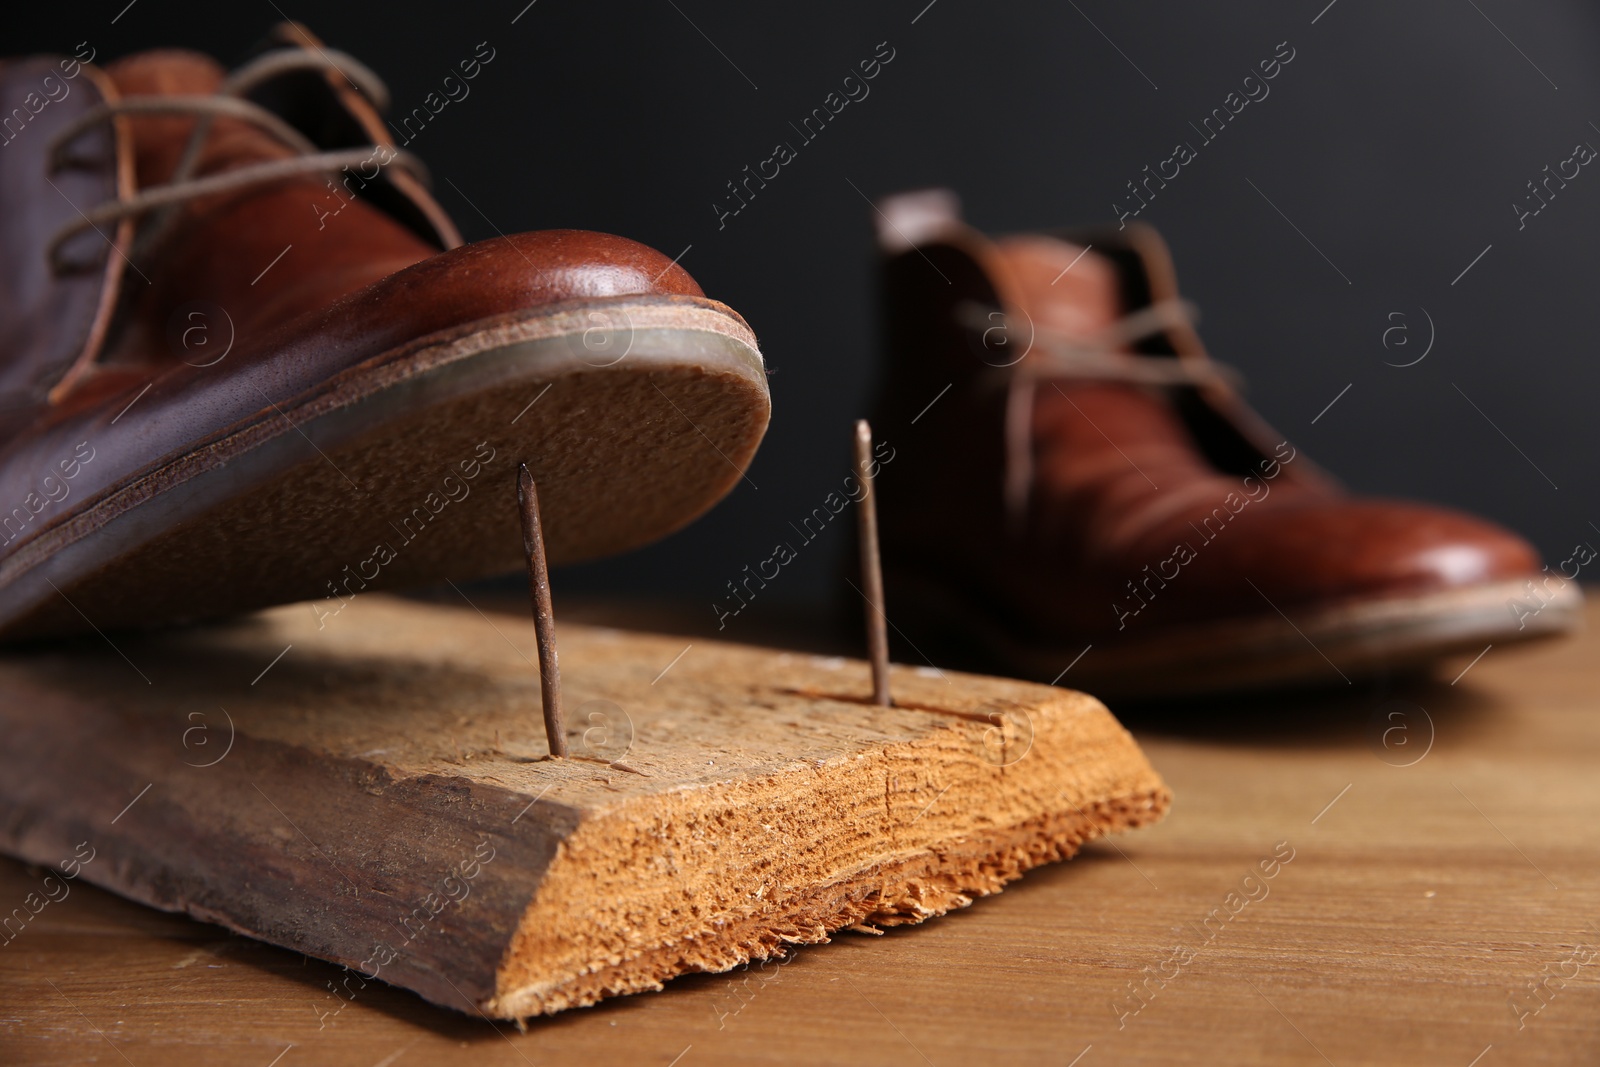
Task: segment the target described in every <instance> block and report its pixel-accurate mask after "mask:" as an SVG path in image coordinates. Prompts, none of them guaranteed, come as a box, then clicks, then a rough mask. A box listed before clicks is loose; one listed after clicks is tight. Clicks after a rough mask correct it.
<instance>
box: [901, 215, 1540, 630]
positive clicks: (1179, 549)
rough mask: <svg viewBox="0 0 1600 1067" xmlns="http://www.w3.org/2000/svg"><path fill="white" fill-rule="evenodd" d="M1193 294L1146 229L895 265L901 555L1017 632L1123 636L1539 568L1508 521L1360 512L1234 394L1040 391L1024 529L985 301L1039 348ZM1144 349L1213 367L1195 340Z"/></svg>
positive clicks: (927, 256)
mask: <svg viewBox="0 0 1600 1067" xmlns="http://www.w3.org/2000/svg"><path fill="white" fill-rule="evenodd" d="M1088 244H1092V245H1093V247H1094V250H1093V251H1089V252H1088V253H1087V254H1084V246H1085V245H1088ZM1080 256H1081V257H1082V258H1081V259H1080V258H1079V257H1080ZM1176 295H1177V292H1176V281H1175V277H1174V275H1173V273H1172V269H1171V263H1170V260H1169V259H1168V258H1167V253H1166V251H1165V248H1164V247H1163V246H1162V245H1161V244H1160V242H1159V239H1158V238H1157V237H1156V236H1155V234H1154V232H1153V231H1150V230H1148V229H1145V228H1139V229H1132V228H1130V231H1129V232H1128V233H1125V234H1118V233H1117V232H1115V231H1111V232H1099V233H1095V234H1092V235H1087V236H1084V237H1080V238H1078V239H1077V240H1075V241H1074V240H1068V239H1064V238H1058V237H1049V236H1041V235H1029V236H1024V237H1021V238H1013V239H1007V240H1002V241H998V242H995V241H990V240H988V239H986V238H984V237H982V236H981V235H979V234H977V233H975V232H974V231H972V230H970V229H969V228H967V227H966V226H964V225H962V224H961V223H959V221H958V220H955V219H953V218H951V219H947V220H945V221H944V223H943V224H939V225H933V226H932V227H931V228H930V232H928V233H927V234H926V235H925V236H924V238H923V239H922V240H921V241H920V242H918V247H916V248H914V249H911V250H900V251H897V252H895V253H894V254H892V255H891V256H889V258H888V259H887V260H886V263H885V296H886V299H887V312H888V325H889V342H890V355H891V369H890V373H889V380H888V381H887V383H886V385H885V388H884V391H883V400H882V402H881V405H880V412H879V414H878V416H877V420H876V421H877V423H878V425H879V427H880V430H879V432H880V433H882V434H884V435H885V436H886V437H890V436H891V435H893V437H891V439H896V438H897V439H896V444H897V446H899V448H898V451H899V457H898V458H897V460H896V462H895V463H893V464H892V465H888V466H886V467H885V469H884V472H883V474H882V490H881V503H880V508H881V509H882V518H881V520H880V521H881V527H882V539H883V553H884V557H885V559H886V561H888V563H889V564H890V565H891V566H892V567H894V568H897V569H899V570H900V571H901V572H902V573H906V574H920V575H921V576H922V579H923V580H924V581H927V582H931V583H933V584H937V585H941V586H943V587H945V588H947V589H949V590H951V592H952V593H954V594H955V595H956V596H957V597H958V598H959V599H960V600H961V601H962V602H964V603H966V604H968V605H971V606H972V607H974V608H976V609H979V610H984V611H986V612H987V613H988V614H989V615H990V616H991V617H993V618H995V619H999V620H1002V621H1003V622H1004V623H1006V624H1007V625H1008V626H1010V627H1011V628H1012V629H1013V630H1016V631H1021V632H1023V633H1026V634H1031V635H1034V636H1039V637H1062V638H1064V637H1069V636H1070V637H1074V638H1078V637H1082V638H1086V639H1103V640H1108V641H1114V640H1116V639H1118V638H1119V637H1126V636H1128V635H1129V633H1130V632H1137V633H1138V634H1139V635H1141V636H1149V635H1152V634H1154V633H1159V632H1160V629H1161V628H1162V627H1164V626H1175V625H1182V624H1191V623H1196V622H1202V621H1205V620H1210V619H1219V618H1241V617H1250V616H1259V615H1263V614H1272V613H1274V612H1275V609H1279V608H1281V609H1283V610H1293V609H1294V608H1297V607H1305V606H1327V605H1330V604H1336V603H1340V602H1349V601H1356V600H1362V599H1368V598H1373V597H1384V596H1389V595H1395V594H1402V593H1416V592H1428V591H1436V590H1443V589H1450V588H1457V587H1462V586H1467V585H1472V584H1476V583H1481V582H1487V581H1494V580H1499V579H1506V578H1522V577H1531V576H1533V575H1535V574H1537V572H1538V566H1539V565H1538V561H1537V556H1536V554H1535V553H1534V551H1533V549H1532V548H1531V546H1529V545H1528V544H1527V543H1526V542H1524V541H1523V540H1522V539H1521V538H1519V537H1517V536H1515V535H1513V534H1511V533H1509V532H1507V531H1505V530H1503V529H1501V528H1499V527H1497V526H1495V525H1493V524H1490V523H1487V522H1484V521H1481V520H1478V519H1475V518H1472V517H1470V516H1467V515H1464V514H1461V513H1459V512H1455V511H1451V510H1448V509H1444V508H1437V507H1432V506H1428V505H1423V504H1414V503H1405V502H1398V501H1379V500H1369V499H1361V498H1352V497H1350V496H1349V495H1347V494H1346V493H1345V492H1344V491H1343V490H1342V489H1340V488H1339V487H1338V486H1337V485H1336V484H1335V483H1334V482H1333V481H1332V480H1331V479H1329V478H1328V477H1327V476H1326V475H1324V474H1323V473H1322V472H1320V471H1319V470H1317V469H1316V468H1315V467H1314V466H1313V465H1312V463H1311V462H1310V460H1308V459H1307V458H1306V457H1305V456H1303V455H1302V454H1301V453H1300V452H1299V451H1298V449H1297V448H1296V446H1295V445H1294V444H1293V443H1292V442H1291V441H1289V440H1287V439H1286V438H1285V437H1283V436H1282V435H1278V434H1275V433H1273V432H1271V431H1270V429H1269V428H1268V427H1266V425H1265V424H1264V423H1263V422H1262V421H1261V420H1260V419H1259V417H1258V416H1256V415H1255V414H1254V413H1253V412H1250V411H1249V409H1248V408H1246V407H1245V406H1244V404H1243V402H1242V401H1241V400H1240V399H1239V398H1238V397H1237V395H1236V394H1234V393H1233V392H1232V391H1231V390H1229V389H1227V388H1225V387H1222V386H1213V387H1205V388H1201V387H1195V386H1187V385H1186V386H1178V387H1151V386H1146V385H1139V384H1133V383H1128V382H1121V381H1106V380H1089V379H1085V378H1073V377H1071V376H1063V377H1057V378H1047V379H1045V380H1043V381H1041V382H1039V383H1038V386H1037V388H1036V390H1035V391H1034V394H1033V398H1032V402H1031V410H1030V411H1029V412H1028V419H1027V422H1026V427H1027V429H1028V433H1029V437H1028V443H1027V454H1028V455H1029V457H1030V458H1031V465H1032V471H1031V474H1032V476H1031V480H1030V483H1029V491H1028V499H1027V503H1026V506H1025V507H1024V508H1023V509H1021V512H1020V514H1012V513H1009V512H1008V510H1007V507H1006V503H1005V500H1004V496H1003V481H1004V468H1005V465H1006V462H1007V457H1006V454H1005V450H1004V448H1003V441H1004V437H1005V433H1006V430H1007V419H1006V411H1005V408H1006V397H1007V388H1006V377H1007V374H1008V373H1010V372H1008V371H1006V370H1003V369H997V366H998V364H1000V363H1002V362H1004V360H999V359H996V358H994V350H993V346H992V343H991V344H990V346H989V348H988V349H986V348H985V342H984V339H983V337H982V336H981V334H982V325H981V321H980V323H979V325H977V326H974V325H972V316H971V312H970V309H971V307H973V306H978V307H980V308H988V307H993V308H996V309H1003V312H1004V314H1005V316H1006V321H1007V322H1008V323H1011V324H1013V325H1012V327H1011V328H1010V329H1009V330H1008V332H1009V333H1010V334H1011V337H1010V338H1009V339H1010V340H1011V341H1012V343H1014V344H1016V345H1018V346H1022V345H1025V344H1026V343H1027V341H1028V337H1029V336H1030V334H1031V332H1032V330H1033V329H1034V327H1047V328H1049V329H1052V330H1054V331H1055V332H1057V333H1060V334H1063V335H1067V336H1072V337H1080V338H1083V337H1088V336H1090V335H1093V334H1094V333H1095V332H1096V331H1097V330H1100V329H1102V328H1104V327H1105V326H1106V325H1107V324H1109V323H1111V322H1113V321H1115V320H1116V319H1118V318H1120V317H1121V316H1123V315H1126V314H1128V313H1129V312H1133V311H1136V310H1138V309H1139V308H1141V307H1145V306H1148V305H1149V304H1150V303H1151V302H1152V301H1153V300H1163V299H1167V298H1171V297H1175V296H1176ZM964 309H965V310H964ZM996 321H999V320H996ZM1017 324H1034V326H1024V325H1017ZM992 340H993V339H992V338H991V339H990V341H991V342H992ZM1135 350H1136V351H1138V352H1140V353H1142V354H1143V355H1145V356H1146V357H1152V358H1170V359H1191V360H1196V359H1203V358H1204V351H1203V349H1201V348H1200V343H1199V339H1198V337H1197V336H1195V335H1194V333H1193V331H1192V330H1190V329H1188V328H1186V327H1184V328H1175V329H1171V330H1168V331H1167V332H1166V333H1165V334H1164V335H1160V336H1157V337H1155V338H1152V339H1151V340H1149V341H1147V342H1144V343H1142V344H1140V345H1138V346H1136V348H1135ZM1014 354H1015V353H1014V350H1013V351H1011V352H1008V353H1007V358H1010V357H1011V356H1012V355H1014ZM1038 358H1040V357H1039V356H1037V355H1035V354H1033V353H1032V352H1030V353H1029V355H1027V356H1024V357H1023V359H1024V361H1026V360H1029V359H1038ZM1130 358H1132V357H1130ZM952 383H953V384H952ZM946 384H952V388H951V391H950V393H949V395H946V396H944V397H943V398H942V399H940V400H939V401H938V403H937V404H935V405H934V406H933V407H932V408H930V409H928V411H927V413H926V414H925V415H923V416H922V417H921V418H920V419H918V422H917V424H916V426H915V427H913V426H911V424H910V419H911V418H914V417H916V416H917V414H918V413H919V411H920V410H921V409H922V408H923V406H924V405H926V404H928V403H929V401H930V400H932V399H933V398H934V396H935V395H936V394H938V393H939V391H940V390H941V389H942V388H943V387H944V386H945V385H946Z"/></svg>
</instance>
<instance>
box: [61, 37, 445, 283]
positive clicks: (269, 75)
mask: <svg viewBox="0 0 1600 1067" xmlns="http://www.w3.org/2000/svg"><path fill="white" fill-rule="evenodd" d="M294 70H318V71H333V72H335V73H337V74H339V75H341V76H342V77H344V78H345V79H347V80H348V81H349V82H350V84H352V85H354V86H355V87H356V89H357V91H359V92H360V93H361V94H362V95H363V96H365V97H366V98H367V99H368V100H369V101H371V102H372V103H373V105H374V106H375V107H377V108H378V109H379V110H380V111H381V110H384V109H386V108H387V107H388V102H389V91H388V89H387V88H386V87H385V86H384V84H383V81H382V79H380V78H379V77H378V76H377V75H376V74H374V73H373V72H372V71H371V70H370V69H368V68H367V67H366V66H365V65H364V64H362V63H361V62H360V61H359V60H357V59H355V58H354V57H353V56H350V55H347V54H345V53H344V52H339V51H335V50H332V49H325V48H318V49H316V50H315V51H310V50H306V51H288V52H273V53H269V54H267V55H264V56H262V57H260V58H259V59H256V60H253V61H252V62H250V63H247V64H245V65H244V66H242V67H240V68H239V69H238V70H236V71H234V72H233V73H232V74H231V75H229V77H228V79H227V80H226V81H224V82H223V83H222V85H221V86H220V87H218V89H217V92H216V94H215V95H213V96H129V97H124V98H123V99H121V100H118V101H116V102H114V103H108V104H101V105H99V106H98V107H95V108H93V109H91V110H90V111H88V112H86V113H85V114H84V115H83V116H81V117H80V118H79V119H77V120H76V121H75V122H73V123H71V124H70V125H69V126H67V127H66V128H65V129H63V130H61V131H60V132H59V133H57V134H56V136H55V137H54V138H53V139H52V140H51V142H50V148H49V155H48V157H47V158H48V159H49V160H50V167H51V169H52V170H57V169H60V168H61V167H62V166H65V165H67V163H68V162H70V161H69V160H68V159H66V158H65V149H66V148H67V147H68V146H69V145H71V144H72V142H73V141H75V140H76V139H77V138H79V137H81V136H82V135H83V134H84V133H86V132H87V131H89V130H91V129H94V128H96V127H98V126H100V125H102V124H103V123H107V122H110V121H112V120H113V119H115V118H116V117H117V116H118V115H158V114H164V115H194V116H196V117H197V118H198V120H199V121H197V122H196V123H195V127H194V132H193V133H192V134H190V136H189V141H188V144H187V145H185V147H184V152H183V156H182V157H181V158H180V160H179V162H178V166H177V168H176V169H175V170H174V171H173V175H172V178H171V179H170V180H169V181H168V182H167V183H166V184H164V185H155V186H151V187H149V188H146V189H140V190H138V191H136V192H135V193H134V194H133V195H132V196H129V197H126V198H122V199H117V200H111V201H107V202H106V203H103V204H100V205H98V206H96V207H94V208H93V209H91V210H90V211H87V212H83V213H80V216H79V217H78V218H77V219H74V220H73V221H72V222H69V223H67V224H66V225H64V226H62V227H61V228H60V229H59V230H57V231H56V233H55V235H54V237H52V238H51V241H50V246H49V250H48V253H47V254H48V256H49V259H50V266H51V269H52V270H54V271H56V272H58V273H59V272H61V271H64V270H66V269H68V268H70V267H71V266H72V264H70V263H65V262H63V261H62V259H61V255H60V254H61V249H62V248H63V247H64V246H65V245H66V243H67V242H68V241H70V240H71V239H72V238H73V237H76V236H77V235H78V234H80V233H82V232H84V231H85V230H89V229H93V230H96V231H99V232H101V236H104V231H101V230H100V227H101V226H102V225H104V224H107V223H115V222H119V221H121V220H122V219H125V218H132V217H137V216H140V215H145V214H148V213H150V212H155V211H161V210H163V209H166V213H165V214H164V215H163V216H159V217H158V218H157V219H156V220H155V222H154V224H153V225H150V226H149V227H148V228H147V230H146V232H145V233H144V234H143V235H141V238H140V243H141V245H142V246H143V247H145V248H148V247H150V246H152V245H154V244H156V243H157V242H158V241H159V239H160V237H161V235H162V233H163V232H164V231H165V229H166V228H167V226H168V225H169V224H170V223H171V221H172V218H173V214H172V212H171V209H172V208H173V207H174V206H176V205H178V204H182V203H185V202H187V201H189V200H193V199H195V198H197V197H203V196H211V195H213V194H216V193H226V192H232V191H233V190H236V189H244V188H249V187H252V186H259V185H266V184H270V183H272V182H278V181H283V180H285V179H288V178H298V177H302V176H304V175H309V174H332V173H337V172H338V171H339V170H341V169H342V168H344V167H349V166H357V165H360V164H362V163H368V162H371V161H372V159H373V156H374V155H375V154H376V153H377V152H379V151H384V152H387V153H389V155H390V158H389V160H388V161H387V163H386V164H385V165H387V166H398V167H400V168H401V169H403V170H405V171H406V172H407V173H409V174H411V175H412V176H413V177H414V178H416V179H417V180H418V181H420V182H422V183H423V184H424V185H426V184H427V183H428V172H427V168H426V167H424V166H423V164H422V162H421V161H420V160H418V159H417V158H416V157H415V156H413V155H411V154H410V153H409V152H403V151H400V150H399V149H396V148H394V147H392V146H379V145H368V146H365V147H360V148H346V149H340V150H337V151H332V152H321V151H318V150H317V146H316V145H314V144H313V143H312V142H311V141H310V140H308V139H307V138H306V137H305V136H304V135H302V134H301V133H300V132H299V131H298V130H296V129H295V128H294V127H292V126H290V125H289V124H288V123H286V122H284V121H283V120H282V119H280V118H279V117H278V116H277V115H274V114H273V113H272V112H270V111H268V110H266V109H265V108H263V107H261V106H259V105H257V104H254V103H251V102H250V101H249V100H246V99H244V96H245V95H246V94H247V93H249V92H250V91H251V90H252V89H254V88H255V87H256V86H258V85H260V84H262V83H263V82H266V81H269V80H271V79H273V78H276V77H278V76H279V75H281V74H284V73H287V72H289V71H294ZM219 117H220V118H230V119H239V120H242V121H244V122H249V123H252V124H253V125H255V126H256V127H258V128H259V129H261V130H263V131H264V132H266V133H268V134H270V135H271V136H273V137H275V138H276V139H277V140H279V141H281V142H282V143H283V144H285V145H287V146H288V147H289V148H291V149H293V150H294V151H295V152H296V153H298V154H297V155H295V156H293V157H291V158H288V159H274V160H267V161H265V162H262V163H253V164H250V165H248V166H243V167H237V168H234V169H232V170H227V171H223V172H222V173H220V174H212V175H208V176H206V177H204V178H195V177H193V174H194V169H195V167H196V166H197V165H198V164H199V161H200V150H201V148H202V147H203V146H204V145H205V141H206V138H207V137H208V136H209V135H210V133H211V125H212V122H213V120H214V119H216V118H219ZM108 240H109V239H108Z"/></svg>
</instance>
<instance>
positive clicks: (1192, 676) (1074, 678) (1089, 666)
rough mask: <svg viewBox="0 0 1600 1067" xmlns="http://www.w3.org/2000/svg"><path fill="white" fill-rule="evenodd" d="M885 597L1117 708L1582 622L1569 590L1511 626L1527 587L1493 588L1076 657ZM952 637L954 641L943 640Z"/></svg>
mask: <svg viewBox="0 0 1600 1067" xmlns="http://www.w3.org/2000/svg"><path fill="white" fill-rule="evenodd" d="M890 589H891V593H892V594H894V593H899V594H901V595H899V596H895V597H894V598H893V599H890V600H889V604H888V608H889V611H890V613H891V617H893V616H894V615H895V614H898V613H900V612H907V613H908V615H909V616H910V617H919V618H922V619H935V620H938V621H937V622H936V623H933V624H931V625H930V629H929V630H928V631H927V633H928V634H929V635H930V637H929V643H930V645H932V646H933V647H935V648H938V649H941V650H943V651H948V652H953V651H955V650H956V649H957V648H960V649H962V650H963V651H964V652H967V653H971V652H973V651H979V652H981V653H983V654H987V655H988V656H990V657H992V660H990V661H989V665H990V666H991V667H992V666H994V665H996V664H998V665H1001V666H1002V667H1003V668H1004V669H1006V670H1010V671H1012V672H1014V673H1016V674H1017V675H1018V676H1019V677H1024V678H1032V679H1037V680H1040V681H1047V682H1059V683H1063V684H1066V685H1068V686H1070V687H1071V688H1073V689H1081V690H1084V691H1086V692H1089V693H1092V694H1094V695H1095V696H1098V697H1101V698H1103V699H1121V700H1143V699H1167V698H1172V697H1181V696H1199V695H1203V694H1217V693H1230V692H1244V691H1249V690H1261V689H1275V688H1303V687H1321V686H1328V685H1332V686H1342V685H1347V684H1350V683H1352V682H1354V681H1356V680H1357V679H1359V678H1364V677H1371V676H1374V675H1380V674H1384V673H1386V672H1391V671H1393V672H1404V671H1410V670H1415V669H1418V668H1423V667H1426V666H1428V665H1430V664H1433V663H1435V662H1437V661H1438V660H1441V659H1444V658H1446V657H1449V656H1454V655H1459V654H1463V653H1466V654H1478V653H1481V652H1484V651H1486V649H1487V647H1488V646H1491V645H1493V646H1505V645H1509V644H1515V643H1520V642H1525V641H1532V640H1539V639H1542V638H1548V637H1555V636H1559V635H1562V634H1567V633H1570V632H1572V631H1573V630H1575V629H1577V628H1578V627H1580V626H1581V624H1582V622H1583V594H1582V592H1581V591H1580V590H1579V588H1578V585H1577V583H1575V582H1568V583H1567V584H1566V585H1564V586H1563V587H1561V588H1560V589H1558V590H1556V591H1555V592H1554V593H1546V594H1545V595H1544V597H1543V606H1542V607H1540V608H1539V610H1538V611H1537V613H1536V614H1532V615H1527V616H1525V617H1524V618H1522V619H1521V620H1519V619H1518V618H1517V616H1516V613H1515V612H1513V611H1512V610H1511V608H1510V606H1509V602H1511V601H1515V602H1518V603H1528V602H1530V597H1529V594H1528V591H1527V582H1526V581H1525V580H1524V581H1501V582H1493V583H1485V584H1483V585H1477V586H1468V587H1464V588H1460V589H1451V590H1445V591H1440V592H1431V593H1421V594H1410V595H1404V596H1390V597H1381V598H1370V599H1365V600H1357V601H1350V602H1347V603H1344V604H1339V605H1335V606H1331V607H1326V608H1322V609H1319V610H1315V611H1305V612H1301V611H1297V612H1295V613H1294V615H1293V616H1292V617H1291V616H1285V615H1280V614H1277V613H1274V614H1271V615H1262V616H1257V617H1253V618H1249V619H1239V620H1218V621H1215V622H1206V623H1194V624H1189V625H1187V626H1182V627H1168V628H1163V629H1161V630H1160V631H1159V632H1155V633H1152V634H1151V635H1149V636H1148V637H1139V636H1130V637H1129V638H1126V639H1123V640H1117V641H1109V640H1108V641H1103V642H1094V643H1090V642H1088V641H1087V640H1086V641H1085V644H1086V645H1087V646H1088V647H1087V648H1080V647H1076V646H1075V645H1074V646H1068V645H1066V644H1065V643H1063V644H1059V645H1042V644H1038V643H1033V642H1026V641H1021V640H1019V639H1017V638H1016V637H1015V636H1013V635H1011V634H1009V633H1007V632H1006V631H1005V630H1004V629H1003V628H1001V627H1000V626H998V625H997V624H995V623H994V622H993V621H992V620H990V619H988V618H987V617H986V616H985V615H984V614H983V613H981V612H975V611H972V610H970V609H967V610H956V605H955V603H954V602H953V600H952V599H951V597H950V596H948V595H941V594H939V593H938V592H936V591H934V590H933V589H932V588H931V587H930V586H929V585H927V584H926V583H925V582H913V581H906V580H904V579H902V580H901V581H900V582H898V583H896V584H893V585H891V586H890ZM1531 603H1533V604H1537V603H1539V602H1538V601H1531ZM1519 622H1520V625H1519ZM1135 625H1136V624H1135ZM957 634H959V635H960V639H959V644H957V643H955V642H954V641H953V640H952V639H953V638H956V635H957ZM1080 654H1081V657H1082V658H1081V659H1075V657H1079V656H1080ZM1069 668H1070V669H1069Z"/></svg>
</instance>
